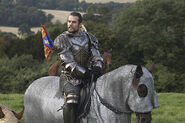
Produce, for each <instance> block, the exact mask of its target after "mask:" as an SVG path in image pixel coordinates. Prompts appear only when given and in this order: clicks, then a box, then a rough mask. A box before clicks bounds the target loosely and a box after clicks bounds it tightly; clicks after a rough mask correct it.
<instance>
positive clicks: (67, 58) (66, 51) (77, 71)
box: [53, 34, 86, 79]
mask: <svg viewBox="0 0 185 123" xmlns="http://www.w3.org/2000/svg"><path fill="white" fill-rule="evenodd" d="M71 46H72V45H71V43H70V42H69V41H68V40H67V36H66V35H65V34H61V35H59V36H58V37H57V38H56V39H55V40H54V46H53V47H54V50H56V51H57V53H58V55H59V57H60V60H61V61H62V64H63V65H64V69H65V70H67V71H68V72H69V73H71V74H72V75H73V76H74V77H75V78H77V79H79V78H82V77H83V76H84V74H85V72H86V69H85V68H84V67H82V66H80V65H79V64H77V62H76V61H75V60H74V56H73V53H72V51H71Z"/></svg>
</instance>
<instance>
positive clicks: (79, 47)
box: [69, 35, 90, 68]
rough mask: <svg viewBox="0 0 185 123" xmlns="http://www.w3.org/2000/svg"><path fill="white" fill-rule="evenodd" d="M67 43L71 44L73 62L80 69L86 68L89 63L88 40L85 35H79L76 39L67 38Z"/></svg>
mask: <svg viewBox="0 0 185 123" xmlns="http://www.w3.org/2000/svg"><path fill="white" fill-rule="evenodd" d="M69 41H70V42H71V44H72V47H71V48H72V52H73V55H74V59H75V61H76V62H77V63H78V64H79V65H81V66H82V67H85V68H87V67H88V65H89V64H88V63H89V61H88V60H89V57H90V52H89V44H88V43H89V40H88V38H87V36H86V35H81V36H78V37H72V38H69Z"/></svg>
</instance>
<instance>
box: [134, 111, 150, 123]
mask: <svg viewBox="0 0 185 123" xmlns="http://www.w3.org/2000/svg"><path fill="white" fill-rule="evenodd" d="M136 117H137V123H151V121H152V115H151V112H148V113H136Z"/></svg>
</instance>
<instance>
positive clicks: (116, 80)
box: [96, 66, 134, 111]
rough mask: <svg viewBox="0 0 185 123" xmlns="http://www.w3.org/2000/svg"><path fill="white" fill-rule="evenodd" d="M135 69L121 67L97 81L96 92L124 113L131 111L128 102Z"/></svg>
mask: <svg viewBox="0 0 185 123" xmlns="http://www.w3.org/2000/svg"><path fill="white" fill-rule="evenodd" d="M133 67H134V66H125V67H120V68H118V69H116V70H114V71H112V72H109V73H107V74H105V75H103V76H102V77H100V78H99V79H98V81H97V85H96V90H97V92H98V93H99V95H100V96H101V97H102V98H103V99H105V100H106V101H107V102H109V103H110V104H111V105H113V106H115V107H117V108H120V110H122V111H123V110H124V111H130V109H129V108H128V106H127V104H126V101H127V98H128V95H129V89H130V86H131V83H132V77H133V73H132V72H131V71H132V68H133Z"/></svg>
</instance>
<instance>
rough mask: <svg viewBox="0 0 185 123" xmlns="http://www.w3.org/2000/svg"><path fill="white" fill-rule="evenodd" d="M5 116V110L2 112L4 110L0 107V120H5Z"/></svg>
mask: <svg viewBox="0 0 185 123" xmlns="http://www.w3.org/2000/svg"><path fill="white" fill-rule="evenodd" d="M4 116H5V114H4V113H3V110H2V108H1V107H0V119H1V118H4Z"/></svg>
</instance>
